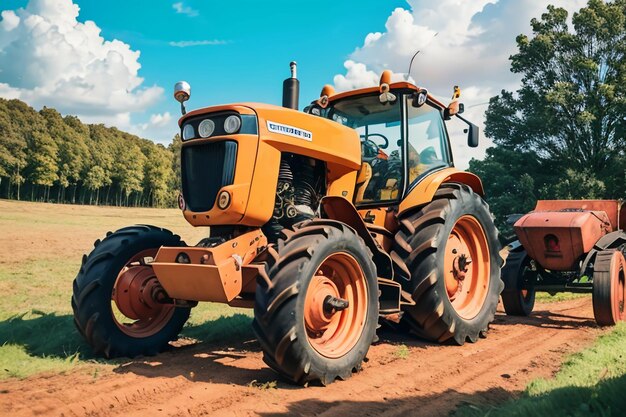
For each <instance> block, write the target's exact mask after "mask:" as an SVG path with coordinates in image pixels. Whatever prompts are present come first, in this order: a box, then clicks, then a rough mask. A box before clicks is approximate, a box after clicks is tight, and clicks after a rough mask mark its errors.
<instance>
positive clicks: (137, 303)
mask: <svg viewBox="0 0 626 417" xmlns="http://www.w3.org/2000/svg"><path fill="white" fill-rule="evenodd" d="M166 298H167V294H166V292H165V290H164V289H163V287H162V286H161V284H160V283H159V281H158V280H157V279H156V276H155V275H154V272H153V271H152V268H150V267H149V266H131V267H129V268H128V269H126V270H125V271H123V272H122V273H121V274H120V276H119V277H118V279H117V282H116V284H115V287H114V288H113V293H112V299H113V301H114V302H115V304H116V305H117V308H118V309H119V310H120V312H121V313H122V314H124V315H125V316H126V317H128V318H130V319H133V320H141V319H149V318H152V317H154V316H155V315H156V314H158V313H159V312H160V311H161V309H162V307H163V304H161V302H159V301H163V300H165V299H166Z"/></svg>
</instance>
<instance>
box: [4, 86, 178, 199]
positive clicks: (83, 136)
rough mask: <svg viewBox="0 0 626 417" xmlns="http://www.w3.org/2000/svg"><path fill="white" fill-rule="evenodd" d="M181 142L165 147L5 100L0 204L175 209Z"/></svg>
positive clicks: (175, 141) (176, 137)
mask: <svg viewBox="0 0 626 417" xmlns="http://www.w3.org/2000/svg"><path fill="white" fill-rule="evenodd" d="M180 145H181V142H180V137H179V136H178V135H176V136H175V137H174V139H173V140H172V143H171V144H170V145H169V146H168V147H165V146H163V145H161V144H155V143H154V142H152V141H150V140H147V139H141V138H139V137H137V136H134V135H131V134H129V133H126V132H123V131H121V130H118V129H116V128H114V127H111V128H109V127H105V126H104V125H102V124H84V123H82V122H81V121H80V120H79V119H78V118H77V117H75V116H62V115H61V114H60V113H59V112H58V111H56V110H54V109H52V108H47V107H44V108H43V109H42V110H41V111H36V110H34V109H33V108H31V107H30V106H28V105H27V104H26V103H24V102H22V101H20V100H5V99H1V98H0V198H8V199H15V200H30V201H44V202H57V203H74V204H102V205H115V206H146V207H170V206H174V205H175V202H176V196H177V194H178V190H179V189H180V187H179V178H180V175H179V174H180V159H179V158H180V156H179V155H180Z"/></svg>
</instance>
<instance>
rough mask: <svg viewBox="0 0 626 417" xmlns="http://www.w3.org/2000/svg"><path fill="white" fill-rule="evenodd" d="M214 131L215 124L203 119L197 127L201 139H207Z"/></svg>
mask: <svg viewBox="0 0 626 417" xmlns="http://www.w3.org/2000/svg"><path fill="white" fill-rule="evenodd" d="M214 130H215V122H214V121H213V120H211V119H204V120H203V121H201V122H200V125H199V126H198V133H199V134H200V136H201V137H203V138H208V137H209V136H211V135H212V134H213V131H214Z"/></svg>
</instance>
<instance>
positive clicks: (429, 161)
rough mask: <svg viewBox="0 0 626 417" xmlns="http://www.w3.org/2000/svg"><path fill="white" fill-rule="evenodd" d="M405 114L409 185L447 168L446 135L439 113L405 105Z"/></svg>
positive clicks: (432, 108) (434, 110)
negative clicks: (429, 173)
mask: <svg viewBox="0 0 626 417" xmlns="http://www.w3.org/2000/svg"><path fill="white" fill-rule="evenodd" d="M407 112H408V129H407V131H408V138H407V139H408V140H407V143H408V172H409V178H408V183H409V184H411V183H413V182H415V181H416V180H418V179H419V178H421V177H423V176H424V175H425V174H427V173H428V172H431V171H433V170H436V169H439V168H442V167H447V166H449V165H450V159H449V157H448V152H447V143H448V141H447V134H446V129H445V126H444V122H443V117H442V115H441V112H440V111H439V110H438V109H436V108H434V107H431V106H429V105H428V104H424V105H423V106H421V107H417V108H416V107H413V106H412V105H411V103H410V102H409V103H407Z"/></svg>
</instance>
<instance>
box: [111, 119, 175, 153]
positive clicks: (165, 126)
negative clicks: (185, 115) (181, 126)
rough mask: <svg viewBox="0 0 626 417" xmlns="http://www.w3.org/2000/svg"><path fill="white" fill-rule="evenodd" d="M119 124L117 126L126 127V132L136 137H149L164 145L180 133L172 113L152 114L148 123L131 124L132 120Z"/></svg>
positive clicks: (120, 121)
mask: <svg viewBox="0 0 626 417" xmlns="http://www.w3.org/2000/svg"><path fill="white" fill-rule="evenodd" d="M117 123H118V124H117V125H116V126H124V129H125V130H127V131H128V132H130V133H132V134H134V135H137V136H140V137H144V138H145V137H148V138H151V139H153V140H155V141H156V142H158V143H162V144H164V145H167V144H169V143H170V142H171V140H172V138H173V137H174V135H175V134H176V133H178V125H177V124H176V122H175V121H174V120H173V116H172V115H171V113H170V112H165V113H155V114H152V115H151V116H150V119H149V121H148V122H147V123H138V124H131V123H130V120H128V121H127V123H124V120H119V121H117Z"/></svg>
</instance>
